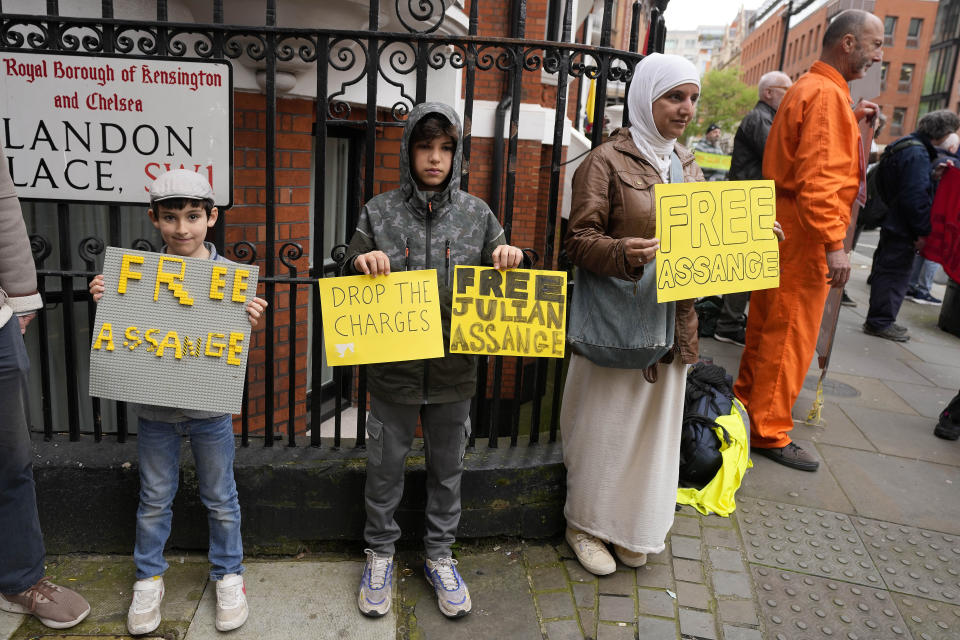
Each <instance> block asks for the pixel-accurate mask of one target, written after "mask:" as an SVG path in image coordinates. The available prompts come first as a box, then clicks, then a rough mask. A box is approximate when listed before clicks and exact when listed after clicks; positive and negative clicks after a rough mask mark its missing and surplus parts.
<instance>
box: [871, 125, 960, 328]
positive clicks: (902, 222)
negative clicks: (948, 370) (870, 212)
mask: <svg viewBox="0 0 960 640" xmlns="http://www.w3.org/2000/svg"><path fill="white" fill-rule="evenodd" d="M957 129H960V117H958V116H957V114H955V113H953V112H952V111H948V110H946V109H941V110H939V111H932V112H930V113H928V114H926V115H925V116H923V117H922V118H920V121H919V122H918V123H917V130H916V131H914V132H913V133H911V134H910V135H909V136H906V138H908V139H911V140H913V141H914V143H913V144H908V145H905V146H903V147H902V148H901V149H900V150H899V151H897V152H896V153H894V154H893V155H892V156H890V157H889V158H887V159H886V160H884V162H883V163H881V164H880V167H879V169H878V171H880V173H879V175H878V176H877V178H878V184H879V185H881V186H880V190H881V193H880V195H881V196H883V199H884V202H886V203H887V205H888V206H889V211H888V213H887V215H886V216H885V217H884V219H883V224H882V225H881V226H880V242H879V243H878V245H877V250H876V252H874V256H873V269H872V271H871V273H870V310H869V311H868V312H867V319H866V322H864V323H863V331H864V333H866V334H868V335H872V336H877V337H879V338H886V339H887V340H893V341H895V342H906V341H907V340H909V339H910V334H909V333H908V332H907V329H906V328H905V327H902V326H900V325H898V324H896V322H895V321H896V319H897V314H898V313H899V312H900V305H901V304H903V298H904V295H905V294H906V292H907V284H908V282H909V280H910V272H911V270H912V267H913V259H914V256H915V255H916V254H917V252H918V251H920V250H921V249H923V245H924V243H925V242H926V237H927V235H929V234H930V206H931V205H932V204H933V181H932V175H931V174H932V172H933V168H934V162H935V161H936V159H937V150H936V148H935V147H937V146H939V145H941V144H943V141H944V140H945V139H946V137H947V136H948V135H950V134H951V133H954V132H955V131H957ZM897 142H899V141H897ZM917 142H919V144H917ZM894 144H897V143H896V142H894Z"/></svg>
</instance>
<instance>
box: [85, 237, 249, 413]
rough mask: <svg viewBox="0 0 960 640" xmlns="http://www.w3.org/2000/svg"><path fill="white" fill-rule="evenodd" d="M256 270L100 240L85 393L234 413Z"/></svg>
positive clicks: (239, 400) (244, 363) (240, 389)
mask: <svg viewBox="0 0 960 640" xmlns="http://www.w3.org/2000/svg"><path fill="white" fill-rule="evenodd" d="M258 274H259V269H258V268H257V267H256V266H253V265H246V264H235V263H232V262H222V261H213V260H201V259H198V258H181V257H178V256H171V255H168V254H165V253H152V252H144V251H134V250H132V249H120V248H117V247H107V252H106V256H105V258H104V262H103V280H104V284H105V286H106V291H105V292H104V294H103V298H101V300H100V303H99V304H98V305H97V317H96V321H95V323H94V328H93V344H92V345H91V348H90V395H91V396H99V397H101V398H110V399H112V400H124V401H127V402H138V403H141V404H152V405H160V406H164V407H178V408H181V409H195V410H200V411H223V412H224V413H240V410H241V405H242V399H243V380H244V377H245V374H246V368H247V354H248V352H249V347H250V321H249V320H248V319H247V311H246V305H247V301H248V300H250V298H252V297H254V296H255V295H256V290H257V276H258Z"/></svg>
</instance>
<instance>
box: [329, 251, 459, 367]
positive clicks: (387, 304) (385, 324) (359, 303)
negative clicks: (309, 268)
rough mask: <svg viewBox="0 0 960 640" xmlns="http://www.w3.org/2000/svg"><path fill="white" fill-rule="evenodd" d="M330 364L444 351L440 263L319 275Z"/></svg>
mask: <svg viewBox="0 0 960 640" xmlns="http://www.w3.org/2000/svg"><path fill="white" fill-rule="evenodd" d="M319 286H320V308H321V309H322V311H323V343H324V347H325V349H326V354H327V364H329V365H331V366H335V367H338V366H343V365H354V364H370V363H373V362H399V361H401V360H420V359H422V358H440V357H443V354H444V351H443V325H442V323H441V319H440V294H439V292H438V289H437V271H436V269H427V270H422V271H394V272H392V273H390V274H389V275H386V276H384V275H378V276H366V275H361V276H345V277H342V278H320V281H319Z"/></svg>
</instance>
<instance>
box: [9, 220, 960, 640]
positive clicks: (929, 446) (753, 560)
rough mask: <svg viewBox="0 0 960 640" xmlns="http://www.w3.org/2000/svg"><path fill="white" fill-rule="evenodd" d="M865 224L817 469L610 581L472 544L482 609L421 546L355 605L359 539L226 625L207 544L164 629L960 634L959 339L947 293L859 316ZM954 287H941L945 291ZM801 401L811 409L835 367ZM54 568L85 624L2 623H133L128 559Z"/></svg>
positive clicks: (333, 633) (768, 480) (273, 572)
mask: <svg viewBox="0 0 960 640" xmlns="http://www.w3.org/2000/svg"><path fill="white" fill-rule="evenodd" d="M871 244H875V233H874V234H871V233H869V232H868V233H865V234H864V236H863V238H862V239H861V252H862V253H860V254H855V256H854V260H853V261H854V268H855V270H854V276H853V280H852V282H851V284H850V285H849V287H848V292H849V293H850V295H851V296H852V297H853V298H854V299H855V300H856V301H857V302H858V303H859V304H858V306H857V307H856V308H853V309H851V308H844V309H843V310H842V312H841V314H840V323H839V329H838V339H837V344H836V347H835V351H834V356H833V361H832V363H831V367H830V374H829V376H828V384H827V385H826V388H825V390H826V392H825V395H824V400H825V405H824V410H823V418H824V423H823V425H821V426H818V427H810V426H806V425H803V424H800V423H799V422H798V424H797V426H796V428H795V430H794V436H795V438H796V439H797V440H798V441H799V442H800V443H801V444H803V446H805V447H809V448H810V449H812V450H813V451H814V452H815V453H816V454H817V455H818V456H819V457H820V458H821V460H822V461H823V463H822V465H821V468H820V470H819V471H818V472H816V473H804V472H801V471H793V470H791V469H787V468H785V467H782V466H779V465H777V464H775V463H773V462H772V461H769V460H767V459H765V458H761V457H757V458H754V464H755V467H754V468H753V469H752V470H751V471H750V472H748V474H747V476H746V479H745V482H744V485H743V487H742V488H741V490H740V492H739V493H738V499H737V503H738V509H737V511H736V513H735V514H734V516H733V517H731V518H720V517H717V516H701V515H700V514H698V513H696V512H695V511H693V510H692V509H690V508H688V507H684V508H683V509H682V510H681V511H680V512H678V514H677V517H676V521H675V524H674V527H673V530H672V533H671V536H670V539H669V540H668V544H667V549H666V551H665V552H664V553H662V554H659V555H658V556H656V557H651V558H650V561H649V564H648V565H647V566H645V567H642V568H640V569H638V570H628V569H626V568H624V567H620V568H619V570H618V571H617V572H616V573H615V574H613V575H612V576H607V577H603V578H597V577H595V576H592V575H590V574H588V573H586V572H585V571H583V569H582V568H581V567H580V566H579V564H578V563H577V562H576V560H575V559H573V555H572V552H571V551H570V549H569V547H567V545H566V543H565V542H563V541H562V540H561V539H560V538H556V539H553V540H545V541H544V540H537V541H524V540H513V539H511V540H483V541H478V542H465V543H462V544H460V545H458V549H457V556H458V558H459V559H460V569H461V572H462V574H463V576H464V578H465V579H466V580H467V582H468V584H469V585H470V587H471V591H472V594H473V601H474V612H473V614H472V615H470V616H468V617H467V618H465V619H463V620H458V621H449V620H446V619H444V618H443V617H442V616H441V615H440V613H439V611H438V610H437V607H436V604H435V601H434V599H433V595H432V593H431V592H430V590H429V587H428V586H427V584H426V583H425V581H424V579H423V575H422V570H421V566H420V560H419V557H418V555H417V553H416V551H415V550H407V551H403V552H401V553H400V554H399V556H398V560H399V564H398V567H397V572H396V576H397V579H396V584H397V588H396V591H395V607H394V609H393V610H392V611H391V614H390V615H389V616H387V617H386V618H383V619H380V620H368V619H365V618H363V617H362V616H360V614H359V613H358V612H357V609H356V605H355V594H356V587H357V581H358V580H359V576H360V572H361V567H362V565H361V563H360V558H362V556H360V554H359V550H360V545H356V547H357V549H356V552H357V553H355V554H351V555H345V554H344V553H335V552H324V553H306V554H302V555H301V556H298V557H292V558H291V557H283V558H252V559H249V560H248V563H247V567H248V570H247V575H246V578H247V592H248V596H249V598H250V603H251V616H250V620H249V622H248V623H247V624H246V625H245V626H244V627H243V628H242V629H240V630H238V631H235V632H232V633H230V634H229V635H224V634H220V633H218V632H216V631H215V630H214V628H213V593H212V592H213V587H212V585H211V584H210V583H209V581H208V580H207V578H206V562H205V558H203V557H202V556H199V555H182V556H181V555H178V554H176V553H173V554H171V555H170V556H169V557H168V559H169V560H170V562H171V565H172V568H171V570H170V572H169V573H168V574H167V596H166V598H165V600H164V606H163V607H164V608H163V613H164V623H163V625H162V626H161V627H160V629H159V630H158V633H157V636H158V637H165V638H187V639H194V638H196V639H198V640H199V639H200V638H209V637H213V636H218V637H235V638H263V639H272V638H363V639H366V638H370V639H373V638H384V639H386V638H403V639H407V638H409V639H413V638H419V639H440V638H448V637H456V638H477V639H486V638H496V639H500V638H503V639H514V638H516V639H526V638H531V639H540V638H549V639H550V640H565V639H568V638H575V639H581V638H592V639H595V640H606V639H619V638H623V639H629V638H651V639H659V638H664V639H671V640H673V639H679V638H685V639H698V638H699V639H710V640H720V639H723V640H760V639H761V638H770V639H778V640H794V639H800V638H818V639H819V638H846V639H849V640H854V639H857V638H879V639H888V638H905V639H913V640H920V639H923V640H949V639H960V496H958V494H957V492H958V490H960V442H948V441H945V440H940V439H937V438H935V437H934V436H933V427H934V424H935V421H936V416H937V414H938V413H939V412H940V410H942V408H943V407H944V406H945V404H946V402H947V401H948V400H949V399H950V398H951V397H952V396H953V395H954V394H955V393H956V392H957V390H958V388H960V338H957V337H955V336H952V335H950V334H947V333H944V332H943V331H940V330H939V329H937V328H936V320H937V315H938V314H939V307H929V306H920V305H917V304H914V303H911V302H905V303H904V306H903V309H902V311H901V314H900V319H899V322H900V323H901V324H904V325H906V326H907V327H908V328H909V330H910V332H911V334H912V335H913V338H912V340H911V341H910V342H907V343H892V342H888V341H885V340H882V339H880V338H874V337H870V336H866V335H865V334H863V333H862V331H861V330H860V325H861V323H862V322H863V316H864V315H865V313H866V301H867V297H868V289H867V287H866V282H865V281H866V275H867V273H868V271H869V252H870V249H871V248H872V247H871V246H870V245H871ZM942 293H943V287H942V286H937V287H935V289H934V294H935V295H938V296H940V297H942ZM701 351H702V354H703V355H704V356H707V357H712V358H713V359H714V361H715V362H717V363H718V364H722V365H724V366H725V367H727V369H728V370H729V371H731V372H735V371H736V369H737V362H738V360H739V357H740V349H739V348H738V347H735V346H732V345H728V344H721V343H718V342H715V341H713V340H710V339H706V340H704V341H703V343H702V348H701ZM818 373H819V372H818V370H817V369H816V366H811V370H810V378H809V379H808V382H809V383H810V385H809V388H808V389H805V390H804V392H803V394H802V395H801V397H800V399H799V400H798V402H797V405H796V407H795V410H794V417H795V418H796V419H797V420H798V421H802V420H803V418H805V417H806V414H807V411H808V410H809V408H810V406H811V404H812V401H813V398H814V390H815V383H816V376H817V374H818ZM51 560H52V562H51V565H50V567H49V569H48V571H49V573H50V574H51V575H52V576H54V577H55V579H57V580H59V581H62V582H63V583H64V584H68V585H71V586H75V587H77V588H79V589H80V590H82V591H83V593H84V594H85V595H87V597H88V598H89V599H90V601H91V602H92V603H93V605H94V611H93V613H92V614H91V616H90V619H89V620H88V621H85V622H84V623H82V624H81V625H79V626H78V627H76V628H74V629H72V630H68V631H67V632H60V633H57V632H55V631H53V630H48V629H45V628H44V627H42V626H41V625H39V624H38V623H36V622H35V621H32V620H26V621H25V620H24V619H23V617H21V616H12V615H9V614H3V613H0V639H2V640H6V639H8V638H16V639H18V640H20V639H26V638H33V637H38V636H41V635H44V636H45V637H64V638H65V637H74V638H77V639H78V640H79V639H80V638H85V637H92V636H99V637H103V636H104V635H107V634H118V635H119V634H122V633H123V632H124V625H123V622H124V616H125V611H126V607H127V605H128V603H129V597H130V592H129V590H130V586H131V584H132V582H133V567H132V561H131V559H130V558H129V557H117V556H80V555H72V556H63V557H58V558H51Z"/></svg>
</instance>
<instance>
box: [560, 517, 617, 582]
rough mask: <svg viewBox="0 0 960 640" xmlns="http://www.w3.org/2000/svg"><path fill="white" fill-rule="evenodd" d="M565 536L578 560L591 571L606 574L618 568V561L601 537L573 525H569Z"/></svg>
mask: <svg viewBox="0 0 960 640" xmlns="http://www.w3.org/2000/svg"><path fill="white" fill-rule="evenodd" d="M565 537H566V539H567V544H569V545H570V548H571V549H573V552H574V553H575V554H577V560H579V561H580V564H582V565H583V568H584V569H586V570H587V571H589V572H590V573H592V574H594V575H597V576H605V575H608V574H611V573H613V572H614V571H616V570H617V561H616V560H614V559H613V556H612V555H610V552H609V551H607V547H606V545H605V544H603V542H601V541H600V539H599V538H595V537H593V536H592V535H590V534H589V533H586V532H584V531H580V530H579V529H574V528H573V527H567V532H566V536H565Z"/></svg>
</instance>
